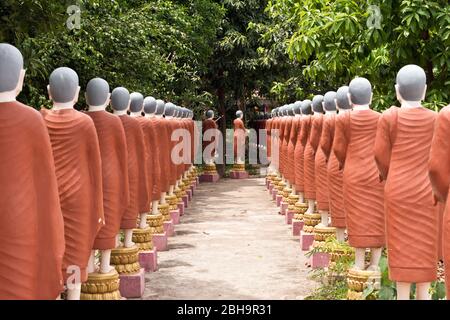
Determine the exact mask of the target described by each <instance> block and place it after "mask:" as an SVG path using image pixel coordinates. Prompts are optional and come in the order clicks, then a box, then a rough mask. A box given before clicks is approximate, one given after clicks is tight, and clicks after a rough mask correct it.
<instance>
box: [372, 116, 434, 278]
mask: <svg viewBox="0 0 450 320" xmlns="http://www.w3.org/2000/svg"><path fill="white" fill-rule="evenodd" d="M436 116H437V115H436V113H435V112H433V111H431V110H428V109H425V108H413V109H405V108H402V109H398V108H396V107H393V108H391V109H389V110H387V111H386V112H384V113H383V115H382V116H381V118H380V120H379V124H378V133H377V139H376V142H375V159H376V162H377V165H378V169H379V171H380V177H381V179H383V180H385V181H386V185H385V188H384V201H385V208H386V212H385V214H386V240H387V249H388V263H389V278H390V279H391V280H393V281H398V282H415V283H416V282H417V283H420V282H431V281H434V280H436V277H437V265H436V262H437V260H438V259H437V253H438V233H439V218H438V216H439V208H438V207H437V206H435V205H434V203H433V194H432V189H431V182H430V179H429V177H428V160H429V154H430V147H431V140H432V138H433V130H434V125H435V120H436Z"/></svg>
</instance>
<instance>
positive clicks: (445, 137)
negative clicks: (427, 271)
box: [428, 106, 450, 300]
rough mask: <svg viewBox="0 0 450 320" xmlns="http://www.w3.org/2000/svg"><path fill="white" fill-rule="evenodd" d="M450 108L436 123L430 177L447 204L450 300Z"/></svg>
mask: <svg viewBox="0 0 450 320" xmlns="http://www.w3.org/2000/svg"><path fill="white" fill-rule="evenodd" d="M449 136H450V106H447V107H445V108H443V109H442V110H441V112H440V113H439V116H438V119H437V121H436V128H435V131H434V137H433V141H432V144H431V151H430V161H429V165H428V166H429V176H430V180H431V185H432V188H433V194H434V198H435V201H436V202H437V201H439V203H440V204H445V203H447V205H446V207H445V213H444V217H443V223H442V238H440V239H439V240H440V243H441V244H442V247H443V248H442V249H443V258H444V265H445V284H446V289H447V299H449V300H450V207H449V204H448V202H447V199H448V194H449V192H450V189H449V185H450V161H449V159H450V140H449Z"/></svg>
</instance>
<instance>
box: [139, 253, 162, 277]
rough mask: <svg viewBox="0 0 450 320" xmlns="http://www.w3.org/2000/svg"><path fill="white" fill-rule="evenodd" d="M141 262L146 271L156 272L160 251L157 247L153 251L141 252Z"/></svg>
mask: <svg viewBox="0 0 450 320" xmlns="http://www.w3.org/2000/svg"><path fill="white" fill-rule="evenodd" d="M139 264H140V265H141V267H142V268H144V270H145V271H146V272H155V271H157V270H158V253H157V251H156V249H153V250H152V251H142V252H139Z"/></svg>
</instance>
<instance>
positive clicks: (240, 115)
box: [236, 110, 244, 118]
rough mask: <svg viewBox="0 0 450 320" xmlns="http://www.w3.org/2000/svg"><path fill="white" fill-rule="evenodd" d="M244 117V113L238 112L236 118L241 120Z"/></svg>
mask: <svg viewBox="0 0 450 320" xmlns="http://www.w3.org/2000/svg"><path fill="white" fill-rule="evenodd" d="M243 116H244V113H243V112H242V111H241V110H238V111H236V117H237V118H240V117H243Z"/></svg>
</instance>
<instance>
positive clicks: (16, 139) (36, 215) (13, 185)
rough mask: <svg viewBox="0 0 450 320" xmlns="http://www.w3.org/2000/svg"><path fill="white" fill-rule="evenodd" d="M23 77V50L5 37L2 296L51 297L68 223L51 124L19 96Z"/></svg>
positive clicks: (0, 110) (0, 60) (0, 55)
mask: <svg viewBox="0 0 450 320" xmlns="http://www.w3.org/2000/svg"><path fill="white" fill-rule="evenodd" d="M24 77H25V70H24V68H23V57H22V54H21V53H20V51H19V50H18V49H17V48H15V47H13V46H11V45H9V44H5V43H1V44H0V119H1V122H2V126H1V128H0V154H1V155H2V160H3V165H2V167H1V168H0V186H1V187H0V189H1V192H0V203H1V204H2V205H1V213H0V242H1V250H0V275H1V277H0V299H1V300H52V299H56V298H57V297H58V296H59V294H60V293H61V292H62V290H63V285H62V282H63V278H62V263H63V255H64V223H63V216H62V213H61V207H60V202H59V194H58V184H57V179H56V175H55V163H54V160H53V156H52V149H51V144H50V139H49V136H48V132H47V128H46V126H45V124H44V122H43V121H42V117H41V116H40V114H39V112H37V111H36V110H34V109H32V108H30V107H28V106H26V105H24V104H22V103H20V102H18V101H16V97H17V96H18V95H19V93H20V92H21V91H22V87H23V82H24ZM36 195H39V196H36Z"/></svg>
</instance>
